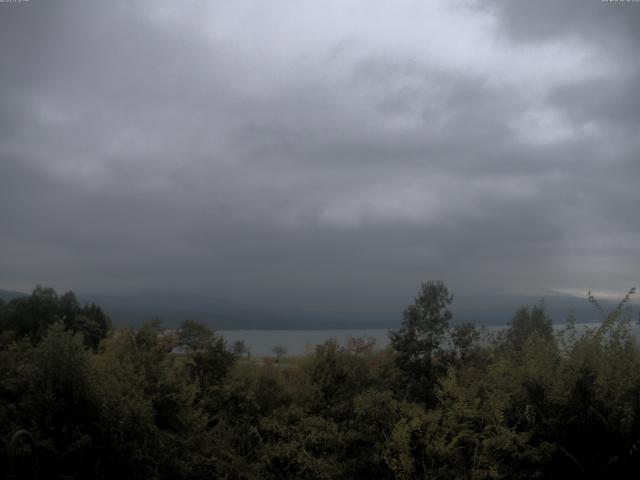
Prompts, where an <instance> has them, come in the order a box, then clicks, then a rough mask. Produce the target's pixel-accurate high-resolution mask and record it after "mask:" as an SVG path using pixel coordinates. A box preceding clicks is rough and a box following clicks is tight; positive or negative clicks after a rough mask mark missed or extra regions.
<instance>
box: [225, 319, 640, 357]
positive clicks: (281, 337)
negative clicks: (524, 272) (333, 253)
mask: <svg viewBox="0 0 640 480" xmlns="http://www.w3.org/2000/svg"><path fill="white" fill-rule="evenodd" d="M598 325H599V323H581V324H577V325H576V328H577V329H584V328H593V327H597V326H598ZM565 327H566V324H554V329H556V330H561V329H563V328H565ZM503 328H505V327H504V326H490V327H486V331H487V332H488V333H489V334H491V333H497V332H499V331H500V330H502V329H503ZM633 330H634V333H635V334H636V337H638V338H640V327H639V326H638V325H634V326H633ZM218 333H219V334H220V335H222V336H223V337H224V338H225V340H226V341H227V342H228V343H229V344H232V343H233V342H235V341H236V340H242V341H244V343H245V344H246V345H247V347H248V348H249V350H250V352H251V355H253V356H257V357H264V356H273V355H274V353H273V348H274V347H284V348H285V349H286V351H287V355H302V354H304V353H308V352H312V351H313V349H314V348H315V346H316V345H318V344H321V343H324V342H325V341H326V340H328V339H330V338H335V339H336V340H337V341H338V343H340V344H341V345H344V344H346V342H347V341H348V340H349V338H362V337H367V338H374V339H375V341H376V343H375V345H376V348H378V349H383V348H385V347H386V346H387V345H388V344H389V329H384V328H372V329H345V330H218Z"/></svg>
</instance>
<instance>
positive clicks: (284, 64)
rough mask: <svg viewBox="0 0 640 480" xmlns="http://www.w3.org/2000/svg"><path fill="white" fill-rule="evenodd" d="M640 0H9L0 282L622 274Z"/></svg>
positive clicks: (638, 256)
mask: <svg viewBox="0 0 640 480" xmlns="http://www.w3.org/2000/svg"><path fill="white" fill-rule="evenodd" d="M638 32H640V4H639V3H633V2H628V3H609V2H601V1H599V0H598V1H587V2H585V1H571V2H552V1H549V2H547V1H545V2H524V1H522V2H520V1H512V0H510V1H504V2H503V1H497V0H496V1H490V2H474V1H463V2H457V3H456V2H445V1H443V2H435V1H434V2H421V1H403V2H394V3H393V4H391V3H389V2H382V1H380V2H377V1H375V2H371V1H353V2H344V1H335V2H322V3H318V2H285V1H277V2H267V3H261V2H243V1H240V2H231V3H229V2H215V3H214V2H196V1H193V2H164V1H153V2H151V1H150V2H126V1H119V2H118V1H114V2H97V1H94V2H91V1H90V2H71V1H58V2H37V1H35V0H32V1H30V2H28V3H5V4H0V64H1V65H3V68H2V69H0V287H4V288H13V289H23V290H24V289H29V288H31V287H32V286H33V285H34V284H35V283H44V284H51V285H54V286H56V287H57V288H59V289H66V288H72V289H75V290H84V291H123V290H131V289H133V290H149V289H155V290H178V291H194V292H198V293H211V294H215V295H216V296H218V297H224V298H231V299H242V300H245V301H247V302H250V303H273V304H287V305H293V306H302V307H305V308H316V309H331V308H335V309H361V308H364V307H363V306H368V307H379V308H386V307H389V308H396V307H397V306H398V305H400V307H401V306H402V305H403V304H404V303H406V302H407V301H409V300H411V298H412V296H413V294H414V293H415V291H416V290H417V287H418V285H419V282H420V281H422V280H427V279H436V278H437V279H443V280H444V281H445V282H446V283H447V284H448V285H449V286H450V288H451V290H453V291H454V292H455V293H461V294H462V295H465V294H472V293H473V294H480V295H481V294H483V293H485V292H495V293H505V292H508V293H534V294H535V293H537V292H542V291H549V290H559V291H572V292H573V291H581V290H585V291H586V289H587V288H591V289H593V290H596V291H598V290H603V291H614V292H615V291H620V292H621V295H622V294H624V292H625V291H626V289H627V288H628V287H630V286H631V285H634V284H636V283H637V281H638V271H639V267H640V253H639V250H638V245H640V215H638V213H637V210H638V205H640V188H638V180H639V179H640V158H639V155H638V154H639V152H640V95H639V94H638V86H639V85H640V60H638V58H640V57H639V56H638V51H639V49H640V34H639V33H638Z"/></svg>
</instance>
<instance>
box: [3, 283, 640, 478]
mask: <svg viewBox="0 0 640 480" xmlns="http://www.w3.org/2000/svg"><path fill="white" fill-rule="evenodd" d="M630 293H631V292H630ZM628 299H629V296H627V297H625V299H624V300H623V302H621V304H620V305H619V307H618V308H616V309H615V310H614V311H613V312H611V313H610V314H608V313H606V312H604V311H603V312H602V316H603V322H602V325H601V326H600V327H599V328H596V329H592V330H587V331H585V332H582V331H581V330H580V329H577V328H576V326H575V323H574V321H573V320H571V319H570V321H569V324H568V327H567V328H566V329H565V330H563V331H562V332H560V333H559V334H554V332H553V329H552V324H551V320H550V319H549V318H548V316H547V314H546V313H545V310H544V307H543V306H542V305H539V306H533V307H531V308H529V307H522V308H521V309H519V310H518V311H517V312H515V315H514V317H513V320H512V321H511V323H510V325H509V326H508V327H507V328H506V329H505V330H504V331H503V332H502V333H500V334H498V335H496V336H494V337H491V338H489V337H487V336H486V335H485V334H483V333H482V331H480V330H478V329H477V328H476V327H474V326H473V325H471V324H464V325H458V326H452V325H451V320H452V318H451V313H450V310H449V307H450V304H451V302H452V300H453V298H452V296H451V295H450V294H449V292H448V290H447V288H446V286H445V285H443V284H442V283H440V282H429V283H425V284H423V285H422V288H421V290H420V292H419V294H418V296H417V298H416V300H415V303H413V304H412V305H410V306H409V307H408V308H407V309H406V310H405V312H404V317H403V323H402V326H401V327H400V328H399V329H398V330H395V331H393V332H391V344H390V346H389V348H387V349H385V350H384V351H378V350H375V348H374V345H373V344H372V342H370V341H367V340H366V339H353V340H352V341H350V342H349V343H348V344H347V345H346V346H340V345H339V344H338V343H337V342H335V341H328V342H326V343H324V344H322V345H318V346H317V348H316V350H315V352H314V353H312V354H309V355H307V356H304V357H302V358H286V357H284V358H282V356H279V357H278V358H277V359H276V360H274V359H255V358H248V357H247V356H246V355H243V353H244V349H243V348H242V345H236V346H235V348H234V349H230V348H229V347H228V346H227V345H226V343H225V342H224V340H223V339H222V338H220V337H219V336H218V335H216V334H215V332H213V331H212V330H211V329H209V328H207V327H206V326H204V325H202V324H200V323H197V322H195V321H185V322H184V323H183V324H182V326H181V327H180V328H179V329H176V330H171V331H168V330H163V329H162V328H161V326H160V325H159V323H158V322H153V321H151V322H148V323H146V324H144V325H143V326H142V327H140V328H122V329H117V330H113V329H112V328H111V325H110V322H109V319H108V318H107V316H106V315H105V314H104V312H103V311H102V310H101V309H100V307H98V306H96V305H84V306H81V305H79V304H78V302H77V300H76V298H75V296H74V295H73V293H66V294H64V295H62V296H58V295H57V294H56V292H55V291H53V290H52V289H46V288H40V287H38V288H36V289H35V290H34V292H33V294H32V295H31V296H30V297H26V298H17V299H13V300H11V301H8V302H3V301H2V300H0V442H1V446H0V447H1V448H0V466H1V472H0V477H2V478H13V477H14V474H15V475H16V476H18V477H20V476H28V475H32V474H38V477H39V478H68V477H73V478H75V479H78V480H79V479H107V478H123V479H124V478H127V479H129V478H131V479H154V478H157V479H160V478H162V479H205V478H206V479H211V478H220V479H270V478H272V479H422V478H433V479H465V478H466V479H489V478H491V479H493V478H495V479H498V478H509V479H510V478H516V479H518V478H594V479H595V478H637V475H638V472H640V451H639V447H640V351H639V349H638V345H637V343H636V340H635V338H634V337H633V335H632V333H631V327H630V322H631V320H630V314H629V313H628V311H627V310H626V304H627V301H628ZM591 300H592V302H593V303H594V305H596V307H597V306H598V305H597V301H596V300H595V299H593V298H592V299H591ZM20 430H26V431H28V432H29V434H30V435H31V438H32V439H33V442H34V444H35V454H34V452H33V451H32V449H31V448H30V447H29V445H28V443H27V441H26V440H20V439H18V440H14V442H13V444H12V445H11V453H10V449H9V448H8V446H9V444H10V443H11V439H12V436H13V435H14V433H15V432H17V431H20ZM24 437H25V438H26V436H24ZM5 446H7V448H5Z"/></svg>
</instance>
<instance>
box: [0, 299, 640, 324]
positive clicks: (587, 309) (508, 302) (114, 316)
mask: <svg viewBox="0 0 640 480" xmlns="http://www.w3.org/2000/svg"><path fill="white" fill-rule="evenodd" d="M26 295H28V294H26V293H23V292H16V291H9V290H0V298H2V299H4V300H11V299H12V298H17V297H21V296H26ZM541 298H543V297H541V296H533V295H531V296H525V295H494V296H483V297H466V298H465V297H463V296H461V297H456V298H455V299H454V302H453V305H452V311H453V314H454V318H453V323H462V322H465V321H470V322H474V323H477V324H484V325H505V324H507V323H508V322H509V321H510V320H511V318H512V317H513V314H514V313H515V311H516V310H517V309H518V307H520V306H522V305H535V304H537V303H539V302H540V300H541ZM78 299H79V300H80V302H81V303H91V302H93V303H96V304H98V305H100V306H101V307H102V308H103V309H104V310H105V312H106V313H107V314H108V315H109V316H110V317H111V320H112V321H113V323H114V324H115V325H127V324H131V325H140V324H141V323H143V322H144V321H145V320H149V319H151V318H159V319H161V320H162V322H163V324H165V325H166V326H176V325H177V324H178V323H180V322H181V321H182V320H185V319H195V320H198V321H201V322H204V323H206V324H207V325H209V326H211V327H212V328H216V329H325V328H326V329H335V328H395V327H397V326H398V324H399V323H400V321H401V318H402V311H403V309H404V308H405V306H403V305H398V306H397V308H395V309H391V308H388V309H387V310H383V309H380V310H375V309H369V308H366V307H362V308H361V309H357V308H354V309H351V310H350V311H340V310H329V309H325V310H311V309H309V310H303V309H293V308H287V307H286V306H282V307H276V306H262V305H253V304H249V303H246V304H245V303H240V302H233V301H229V300H225V299H220V298H212V297H207V296H205V295H196V294H185V293H178V292H147V293H137V294H117V295H116V294H111V295H108V294H101V293H80V294H78ZM544 303H545V306H546V309H547V311H548V313H549V316H550V317H551V318H552V319H553V321H554V322H555V323H563V322H565V321H566V319H567V318H568V316H569V314H570V313H571V312H573V313H574V314H575V316H576V318H577V321H578V322H581V323H587V322H595V321H598V320H599V317H598V312H597V311H596V309H594V307H593V306H592V305H591V304H590V303H589V302H588V301H587V300H586V299H582V298H576V297H573V296H567V295H548V296H545V297H544ZM601 304H602V306H603V307H604V308H613V307H614V306H615V304H614V303H613V302H607V301H604V300H603V301H601ZM634 315H636V316H637V309H636V311H635V313H634Z"/></svg>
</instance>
